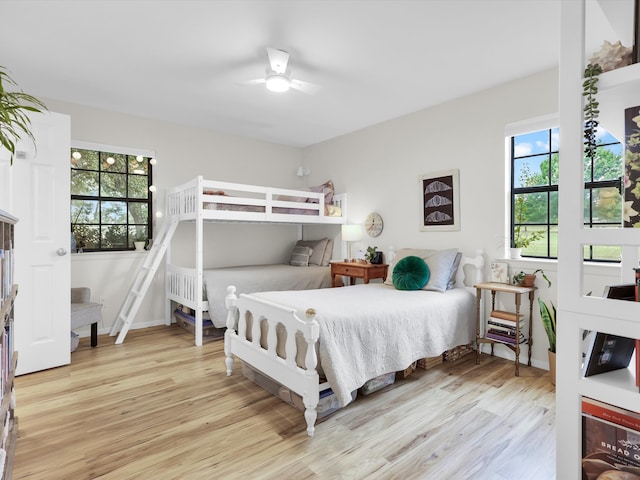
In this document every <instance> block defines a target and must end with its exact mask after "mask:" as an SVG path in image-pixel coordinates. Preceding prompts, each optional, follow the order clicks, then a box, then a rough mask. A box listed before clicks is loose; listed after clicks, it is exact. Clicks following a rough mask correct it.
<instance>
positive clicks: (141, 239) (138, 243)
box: [133, 233, 147, 252]
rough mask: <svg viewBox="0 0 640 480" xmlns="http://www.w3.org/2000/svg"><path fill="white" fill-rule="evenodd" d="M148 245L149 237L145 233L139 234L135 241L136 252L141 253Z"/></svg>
mask: <svg viewBox="0 0 640 480" xmlns="http://www.w3.org/2000/svg"><path fill="white" fill-rule="evenodd" d="M146 245H147V236H146V235H145V234H144V233H138V234H137V235H136V236H135V237H134V239H133V246H134V248H135V249H136V251H138V252H141V251H143V250H144V247H145V246H146Z"/></svg>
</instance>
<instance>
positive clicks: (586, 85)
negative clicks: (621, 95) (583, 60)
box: [582, 63, 602, 162]
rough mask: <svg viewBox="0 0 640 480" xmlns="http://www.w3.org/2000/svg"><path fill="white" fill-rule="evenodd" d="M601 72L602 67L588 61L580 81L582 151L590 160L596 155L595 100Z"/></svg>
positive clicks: (596, 106) (598, 112) (596, 112)
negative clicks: (582, 100)
mask: <svg viewBox="0 0 640 480" xmlns="http://www.w3.org/2000/svg"><path fill="white" fill-rule="evenodd" d="M601 73H602V67H601V66H600V65H599V64H597V63H595V64H594V63H590V64H589V65H587V67H586V68H585V69H584V81H583V82H582V95H583V96H584V97H585V102H584V109H583V111H584V153H585V155H586V156H587V158H589V160H591V162H593V161H594V159H595V156H596V146H597V142H596V129H597V128H598V125H599V123H600V122H599V121H598V115H599V114H600V110H598V107H599V106H600V104H599V103H598V101H597V100H596V95H597V94H598V81H599V80H600V78H599V76H600V74H601Z"/></svg>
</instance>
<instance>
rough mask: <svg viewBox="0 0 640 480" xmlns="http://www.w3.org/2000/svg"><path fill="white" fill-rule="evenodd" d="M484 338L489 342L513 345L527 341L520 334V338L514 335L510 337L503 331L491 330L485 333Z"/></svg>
mask: <svg viewBox="0 0 640 480" xmlns="http://www.w3.org/2000/svg"><path fill="white" fill-rule="evenodd" d="M485 337H486V338H488V339H490V340H497V341H499V342H505V343H511V344H514V345H515V344H516V343H524V342H526V341H527V339H526V337H525V336H524V335H523V334H522V333H521V334H520V337H516V335H515V333H514V334H513V335H511V334H509V333H507V332H505V331H502V330H494V329H492V328H490V329H489V330H488V331H487V334H486V335H485Z"/></svg>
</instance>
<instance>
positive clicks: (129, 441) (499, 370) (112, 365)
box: [13, 326, 555, 480]
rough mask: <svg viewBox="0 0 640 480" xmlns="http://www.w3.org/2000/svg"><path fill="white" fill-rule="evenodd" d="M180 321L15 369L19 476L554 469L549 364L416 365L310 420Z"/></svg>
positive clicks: (120, 479) (535, 473) (447, 474)
mask: <svg viewBox="0 0 640 480" xmlns="http://www.w3.org/2000/svg"><path fill="white" fill-rule="evenodd" d="M192 338H193V337H192V336H191V335H189V334H188V333H186V332H185V331H184V330H183V329H181V328H180V327H178V326H174V327H154V328H148V329H142V330H132V331H130V332H129V333H128V335H127V338H126V340H125V342H124V344H122V345H114V343H113V340H114V339H113V338H112V337H108V336H101V337H100V339H99V345H98V347H97V348H95V349H92V348H91V347H90V346H89V339H88V338H83V339H81V342H80V347H79V349H78V350H77V351H76V352H74V353H73V354H72V364H71V365H69V366H66V367H61V368H57V369H52V370H48V371H44V372H38V373H33V374H30V375H24V376H21V377H18V378H17V379H16V390H17V410H16V412H17V416H18V419H19V434H18V443H17V451H16V456H15V465H14V473H13V479H14V480H20V479H46V480H56V479H74V480H82V479H97V478H99V479H114V480H115V479H117V480H125V479H154V480H164V479H180V480H200V479H235V478H243V479H307V478H308V479H365V478H366V479H420V478H428V479H438V480H448V479H481V480H485V479H487V480H494V479H495V480H512V479H518V480H526V479H535V480H546V479H553V478H555V433H554V432H555V426H554V424H555V393H554V388H553V386H552V385H551V384H550V382H549V376H548V374H547V373H546V372H544V371H542V370H539V369H535V368H530V367H526V366H525V367H521V368H520V377H515V376H514V375H513V371H514V369H513V363H512V362H507V361H505V360H503V359H499V358H495V357H489V356H487V355H483V357H482V362H481V364H480V365H479V366H478V365H476V364H475V355H467V356H465V357H463V358H462V359H460V360H458V361H455V362H447V363H444V364H442V365H439V366H437V367H434V368H432V369H429V370H422V369H418V370H416V372H415V373H413V374H412V375H411V376H409V377H408V378H406V379H403V380H400V381H397V382H396V383H395V384H394V385H392V386H390V387H387V388H386V389H385V390H383V391H380V392H376V393H374V394H372V395H369V396H358V398H357V400H356V401H355V402H353V403H352V404H350V405H349V406H347V407H346V408H344V409H341V410H339V411H338V412H336V413H335V414H333V415H331V416H330V417H328V418H327V419H326V420H325V421H323V422H321V423H319V424H318V425H317V426H316V433H315V437H314V438H309V437H307V435H306V431H305V422H304V418H303V415H302V413H301V412H299V411H298V410H296V409H295V408H293V407H291V406H289V405H287V404H285V403H284V402H282V401H280V400H279V399H277V398H275V397H273V396H271V395H270V394H269V393H267V392H266V391H264V390H262V389H261V388H260V387H257V386H256V385H254V384H253V383H251V382H250V381H249V380H247V379H245V378H244V377H243V375H242V371H241V366H240V362H238V361H237V362H236V364H235V367H234V372H233V375H232V376H231V377H227V376H226V374H225V367H224V361H223V357H224V355H223V345H222V341H221V340H218V341H210V342H207V343H205V344H204V345H203V346H202V347H194V346H193V345H192Z"/></svg>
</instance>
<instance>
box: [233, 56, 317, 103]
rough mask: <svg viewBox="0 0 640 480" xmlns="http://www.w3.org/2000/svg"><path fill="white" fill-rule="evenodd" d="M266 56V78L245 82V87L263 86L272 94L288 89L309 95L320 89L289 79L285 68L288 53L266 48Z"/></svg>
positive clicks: (289, 76)
mask: <svg viewBox="0 0 640 480" xmlns="http://www.w3.org/2000/svg"><path fill="white" fill-rule="evenodd" d="M267 55H268V56H269V66H268V67H267V68H266V72H267V75H266V77H265V78H258V79H256V80H250V81H248V82H245V85H260V84H265V85H266V87H267V89H268V90H270V91H272V92H286V91H287V90H289V88H294V89H296V90H299V91H301V92H303V93H307V94H310V95H313V94H314V93H316V92H317V91H318V90H319V89H320V87H319V86H318V85H315V84H313V83H310V82H305V81H303V80H298V79H296V78H291V69H289V68H287V67H288V65H289V53H288V52H285V51H284V50H278V49H276V48H269V47H267Z"/></svg>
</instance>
